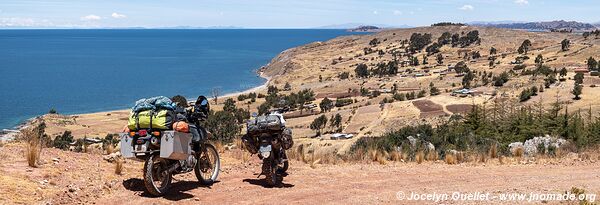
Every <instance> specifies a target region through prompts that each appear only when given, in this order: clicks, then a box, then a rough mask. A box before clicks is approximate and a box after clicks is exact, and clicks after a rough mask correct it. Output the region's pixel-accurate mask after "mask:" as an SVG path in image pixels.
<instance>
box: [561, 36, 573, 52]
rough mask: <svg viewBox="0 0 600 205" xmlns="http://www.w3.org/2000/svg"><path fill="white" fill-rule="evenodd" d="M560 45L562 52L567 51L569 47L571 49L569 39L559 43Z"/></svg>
mask: <svg viewBox="0 0 600 205" xmlns="http://www.w3.org/2000/svg"><path fill="white" fill-rule="evenodd" d="M560 45H561V50H562V51H568V50H569V47H571V41H569V39H564V40H562V41H561V42H560Z"/></svg>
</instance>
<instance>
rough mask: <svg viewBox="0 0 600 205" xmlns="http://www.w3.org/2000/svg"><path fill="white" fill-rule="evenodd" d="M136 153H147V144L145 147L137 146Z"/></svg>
mask: <svg viewBox="0 0 600 205" xmlns="http://www.w3.org/2000/svg"><path fill="white" fill-rule="evenodd" d="M135 151H136V152H145V151H146V145H145V144H143V145H136V146H135Z"/></svg>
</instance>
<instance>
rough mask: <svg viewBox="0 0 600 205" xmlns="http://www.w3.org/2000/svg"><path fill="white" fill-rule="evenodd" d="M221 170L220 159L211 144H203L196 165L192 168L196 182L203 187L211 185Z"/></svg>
mask: <svg viewBox="0 0 600 205" xmlns="http://www.w3.org/2000/svg"><path fill="white" fill-rule="evenodd" d="M219 169H221V159H219V152H217V149H216V148H215V147H214V146H213V145H211V144H208V143H206V144H203V145H202V148H201V151H200V153H199V155H198V163H196V167H195V168H194V173H195V174H196V178H198V181H200V183H202V184H204V185H211V184H213V183H215V181H217V177H218V176H219Z"/></svg>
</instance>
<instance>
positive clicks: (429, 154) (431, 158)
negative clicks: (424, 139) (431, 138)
mask: <svg viewBox="0 0 600 205" xmlns="http://www.w3.org/2000/svg"><path fill="white" fill-rule="evenodd" d="M438 157H439V156H438V154H437V152H436V151H429V152H427V155H426V156H425V159H427V161H437V160H438Z"/></svg>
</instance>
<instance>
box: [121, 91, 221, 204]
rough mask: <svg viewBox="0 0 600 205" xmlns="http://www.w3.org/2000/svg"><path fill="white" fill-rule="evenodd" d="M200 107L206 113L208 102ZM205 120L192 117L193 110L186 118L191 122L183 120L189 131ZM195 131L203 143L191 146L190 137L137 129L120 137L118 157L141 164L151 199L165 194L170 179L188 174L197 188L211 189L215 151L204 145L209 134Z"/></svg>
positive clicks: (217, 164) (216, 158)
mask: <svg viewBox="0 0 600 205" xmlns="http://www.w3.org/2000/svg"><path fill="white" fill-rule="evenodd" d="M204 100H206V99H204ZM202 103H205V104H204V105H205V106H206V107H204V108H202V109H205V111H207V110H208V101H207V100H206V101H205V102H202ZM197 110H198V109H197ZM203 116H204V117H203ZM205 116H206V115H203V114H198V112H196V113H195V114H194V108H192V110H191V111H188V113H187V116H186V117H187V118H195V120H187V121H188V122H189V123H190V129H192V128H193V127H194V126H193V125H196V126H199V124H198V122H199V121H202V119H203V118H205ZM194 129H195V128H194ZM199 130H200V131H201V132H202V135H203V136H205V139H203V140H201V141H199V142H195V143H193V142H192V134H191V133H185V132H177V131H174V130H153V129H139V130H136V131H130V132H129V133H122V134H121V153H122V155H123V157H125V158H132V159H138V160H143V161H145V163H144V170H143V172H144V186H145V188H146V191H148V193H150V194H152V195H154V196H162V195H164V194H165V193H166V192H167V191H168V190H169V187H170V185H171V181H172V179H173V175H176V174H182V173H188V172H191V171H194V173H195V175H196V178H197V179H198V181H199V182H200V183H201V184H204V185H211V184H212V183H214V182H215V181H216V180H217V177H218V175H219V169H220V166H221V161H220V159H219V153H218V152H217V149H216V148H215V147H214V146H213V145H212V144H210V143H209V141H208V138H210V133H209V132H207V131H205V130H204V129H199Z"/></svg>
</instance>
